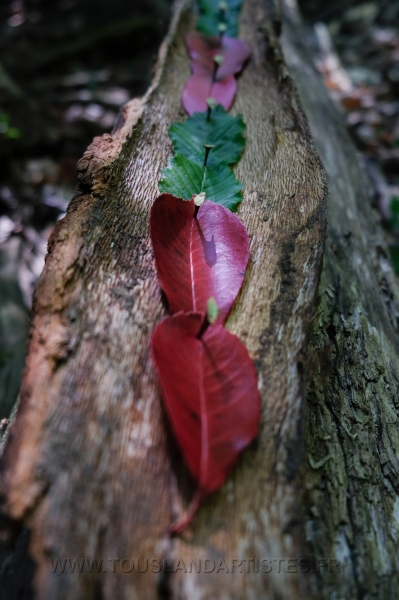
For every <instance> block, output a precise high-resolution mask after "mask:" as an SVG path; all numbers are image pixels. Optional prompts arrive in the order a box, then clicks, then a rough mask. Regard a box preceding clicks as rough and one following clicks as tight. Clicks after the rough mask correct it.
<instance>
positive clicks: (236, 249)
mask: <svg viewBox="0 0 399 600" xmlns="http://www.w3.org/2000/svg"><path fill="white" fill-rule="evenodd" d="M194 211H195V205H194V201H193V200H191V201H184V200H180V199H179V198H175V197H174V196H170V195H169V194H163V195H162V196H159V197H158V198H157V199H156V200H155V202H154V204H153V205H152V208H151V216H150V231H151V240H152V246H153V249H154V255H155V262H156V267H157V272H158V279H159V282H160V284H161V287H162V289H163V290H164V292H165V294H166V296H167V298H168V301H169V306H170V312H171V313H176V312H179V311H184V312H189V311H197V312H201V313H206V309H207V303H208V300H209V298H210V297H212V296H213V297H214V298H215V300H216V303H217V305H218V307H219V310H220V313H219V317H218V321H217V322H218V323H224V321H225V320H226V318H227V315H228V314H229V312H230V310H231V307H232V306H233V303H234V301H235V299H236V296H237V294H238V292H239V290H240V287H241V285H242V282H243V280H244V274H245V269H246V266H247V262H248V258H249V238H248V234H247V231H246V229H245V227H244V225H243V224H242V223H241V221H240V220H239V219H238V217H236V216H235V215H234V214H233V213H232V212H231V211H229V210H228V209H227V208H224V206H220V205H219V204H215V203H214V202H210V201H206V202H205V203H204V204H203V205H202V206H201V207H200V209H199V211H198V214H197V217H196V218H194Z"/></svg>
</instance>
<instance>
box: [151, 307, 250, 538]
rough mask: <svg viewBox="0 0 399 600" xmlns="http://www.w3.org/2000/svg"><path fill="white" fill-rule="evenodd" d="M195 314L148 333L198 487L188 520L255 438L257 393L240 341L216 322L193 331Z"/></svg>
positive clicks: (165, 396)
mask: <svg viewBox="0 0 399 600" xmlns="http://www.w3.org/2000/svg"><path fill="white" fill-rule="evenodd" d="M202 321H203V315H200V314H198V313H190V314H183V313H179V314H177V315H174V316H173V317H167V318H166V319H164V320H163V321H162V322H161V323H160V324H159V325H158V326H157V327H156V329H155V331H154V333H153V336H152V351H153V357H154V361H155V364H156V367H157V370H158V373H159V377H160V381H161V387H162V391H163V399H164V404H165V408H166V412H167V414H168V417H169V419H170V422H171V425H172V428H173V431H174V433H175V435H176V438H177V440H178V443H179V445H180V447H181V449H182V452H183V455H184V458H185V461H186V463H187V465H188V467H189V469H190V471H191V473H192V474H193V476H194V477H195V479H196V480H197V481H198V492H197V494H196V495H195V496H194V498H193V502H192V505H191V507H190V508H189V510H188V512H187V514H186V515H185V517H183V519H182V520H181V521H180V522H179V523H178V524H176V525H175V526H173V531H174V532H177V531H181V530H182V529H184V527H185V526H186V525H188V523H189V522H190V520H191V519H192V517H193V514H194V512H195V510H196V508H197V506H198V503H199V500H200V499H201V498H202V497H204V496H206V495H207V494H210V493H211V492H214V491H215V490H217V489H218V488H219V487H220V486H221V485H222V484H223V483H224V481H225V480H226V477H227V475H228V473H229V471H230V469H231V468H232V466H233V465H234V464H235V462H236V460H237V458H238V455H239V454H240V452H241V451H242V450H243V449H244V448H245V447H246V446H247V445H248V444H249V443H250V442H251V441H252V440H253V439H254V437H256V435H257V434H258V429H259V420H260V395H259V391H258V388H257V375H256V371H255V368H254V364H253V362H252V359H251V358H250V356H249V355H248V352H247V349H246V348H245V346H244V345H243V344H242V343H241V342H240V340H239V339H238V338H237V337H236V336H234V335H233V334H231V333H229V332H228V331H227V330H226V329H224V328H223V327H221V326H219V325H212V326H209V327H208V328H207V329H206V331H205V333H203V335H202V337H201V339H198V338H197V337H196V336H197V334H198V332H199V329H200V327H201V324H202Z"/></svg>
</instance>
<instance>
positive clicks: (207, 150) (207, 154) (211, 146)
mask: <svg viewBox="0 0 399 600" xmlns="http://www.w3.org/2000/svg"><path fill="white" fill-rule="evenodd" d="M204 148H205V158H204V167H206V163H207V162H208V156H209V152H210V151H211V150H212V148H213V144H212V145H211V144H204Z"/></svg>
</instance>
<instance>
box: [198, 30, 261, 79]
mask: <svg viewBox="0 0 399 600" xmlns="http://www.w3.org/2000/svg"><path fill="white" fill-rule="evenodd" d="M186 43H187V49H188V53H189V55H190V58H191V61H192V62H191V70H192V72H193V73H195V74H201V75H206V74H208V75H213V73H214V69H215V63H214V60H213V59H214V57H215V56H217V55H219V56H223V58H224V60H223V62H222V64H221V65H220V66H219V67H218V70H217V72H216V79H217V80H219V79H224V78H225V77H228V76H229V75H234V73H239V71H241V69H242V67H243V65H244V63H245V61H246V60H248V58H249V56H250V54H251V51H250V49H249V48H248V46H247V44H246V43H245V42H243V41H242V40H238V39H237V38H231V37H227V36H223V38H222V40H221V41H220V39H219V38H217V37H210V36H207V35H203V34H201V33H198V32H197V31H192V32H191V33H189V34H188V36H187V40H186Z"/></svg>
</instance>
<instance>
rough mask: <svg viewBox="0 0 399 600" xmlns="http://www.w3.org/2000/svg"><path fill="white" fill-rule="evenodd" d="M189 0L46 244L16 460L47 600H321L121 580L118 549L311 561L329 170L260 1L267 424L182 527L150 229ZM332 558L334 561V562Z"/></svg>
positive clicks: (255, 228) (248, 325)
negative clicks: (147, 85)
mask: <svg viewBox="0 0 399 600" xmlns="http://www.w3.org/2000/svg"><path fill="white" fill-rule="evenodd" d="M188 8H189V4H188V3H185V2H178V4H177V5H176V7H175V13H174V14H175V17H174V20H173V23H172V26H171V31H170V35H169V37H168V39H167V40H166V42H165V45H164V47H163V50H162V53H161V54H162V56H161V60H160V65H159V68H158V71H157V75H156V78H155V82H154V85H153V87H152V90H151V91H150V92H149V93H148V94H147V96H146V97H145V99H144V100H143V101H138V100H137V101H133V102H131V103H130V104H129V105H128V106H127V107H126V110H125V114H124V119H122V121H121V122H120V126H119V128H118V130H117V131H116V132H115V133H114V134H113V135H112V136H111V135H106V136H103V137H102V138H97V139H96V140H95V141H94V143H93V144H92V146H91V147H90V148H89V149H88V151H87V152H86V154H85V156H84V158H83V159H82V160H81V162H80V165H79V171H80V181H81V189H80V193H79V194H78V195H77V196H76V197H75V198H74V199H73V200H72V202H71V204H70V206H69V209H68V214H67V216H66V217H65V218H64V219H63V220H62V221H61V222H60V223H59V224H58V225H57V227H56V229H55V231H54V232H53V234H52V237H51V239H50V243H49V252H48V256H47V261H46V266H45V269H44V272H43V274H42V277H41V279H40V282H39V285H38V288H37V291H36V295H35V302H34V309H33V320H32V328H31V337H30V342H29V354H28V359H27V363H26V371H25V376H24V379H23V384H22V389H21V401H20V408H19V413H18V417H17V420H16V423H15V425H14V426H13V427H12V429H11V431H10V434H9V441H8V445H7V448H6V450H5V454H4V456H3V459H2V467H1V469H2V470H1V493H2V495H3V503H2V510H3V513H4V514H5V515H7V517H8V518H9V519H11V520H12V521H13V522H14V523H15V524H17V525H18V524H23V525H24V526H25V527H27V528H29V530H30V532H31V539H30V547H29V552H30V556H31V557H32V558H33V560H34V561H35V565H36V567H35V579H34V585H35V588H36V590H37V597H38V598H40V599H43V600H44V599H46V600H47V599H48V600H50V599H51V600H57V599H61V598H62V599H71V600H72V599H73V600H78V599H85V600H86V599H89V598H96V599H98V598H102V599H104V600H105V599H107V600H108V599H112V600H114V599H115V598H117V599H118V600H120V599H124V598H126V599H129V600H131V598H136V597H137V598H141V599H147V598H148V599H154V598H163V597H168V598H181V599H183V598H187V599H188V598H190V599H192V598H201V599H212V600H216V599H217V598H220V599H221V598H229V599H230V598H231V599H233V598H234V599H242V598H262V597H265V598H266V597H267V598H282V597H287V598H288V597H289V598H305V597H309V595H308V592H307V588H308V587H309V585H310V583H309V582H310V579H309V578H305V577H303V578H301V576H300V575H299V574H297V575H292V574H289V573H288V574H287V572H286V570H285V569H282V571H281V573H279V574H278V573H277V570H276V569H274V571H273V572H272V573H261V572H260V573H254V571H253V569H250V572H249V573H245V572H244V573H242V574H240V573H238V572H237V571H236V572H235V573H234V574H232V573H229V574H225V573H223V572H220V573H217V574H216V573H213V574H208V575H207V574H204V573H202V574H197V573H195V572H193V573H191V574H190V573H187V574H186V573H184V572H182V571H177V572H176V573H172V574H167V573H160V574H159V573H158V574H157V573H153V572H151V570H148V571H147V572H145V573H138V572H137V569H134V570H133V571H132V572H131V573H129V574H127V573H124V572H123V570H122V569H121V566H120V563H117V566H116V573H112V572H110V571H112V569H111V567H112V564H111V563H109V562H107V559H109V558H119V559H123V558H130V559H136V558H140V559H144V558H148V559H151V558H153V557H154V558H165V559H166V560H167V561H168V562H169V563H172V564H173V563H174V561H175V559H176V558H177V557H181V558H183V560H185V561H186V562H188V559H194V560H195V559H197V558H210V559H214V560H216V561H217V560H219V559H220V558H224V559H225V560H226V563H227V564H228V565H230V564H231V559H233V558H237V559H241V558H252V557H258V558H260V559H262V558H280V557H293V556H294V557H298V556H299V555H300V553H301V542H300V540H301V539H302V538H303V531H302V527H301V524H300V520H299V516H300V513H299V507H300V504H301V497H300V493H301V489H302V487H303V486H302V478H303V477H302V475H303V470H302V468H301V464H302V446H303V440H304V437H303V407H304V395H305V381H304V366H305V359H306V342H307V336H308V334H309V331H310V327H311V324H312V319H313V318H314V313H315V298H316V293H317V286H318V280H319V274H320V269H321V261H322V249H323V240H324V214H325V210H324V209H325V192H326V186H325V178H324V173H323V169H322V166H321V163H320V161H319V159H318V157H317V155H316V152H315V149H314V147H313V143H312V141H311V138H310V135H309V131H308V125H307V121H306V118H305V117H304V115H303V113H302V110H301V108H300V106H299V103H298V100H297V96H296V93H295V90H294V88H293V85H292V82H291V79H290V78H289V76H288V73H287V69H286V67H285V64H284V60H283V58H282V55H281V52H280V48H279V42H278V37H277V33H276V32H277V31H278V25H279V22H278V15H277V14H276V13H275V11H274V9H273V4H272V2H269V1H268V0H246V2H245V3H244V9H243V13H242V17H241V29H240V37H242V38H243V39H245V40H246V41H247V42H248V44H249V45H250V47H251V50H252V58H251V61H250V63H249V64H248V66H247V67H246V69H245V71H244V73H243V74H242V76H241V77H240V80H239V84H238V95H237V98H236V101H235V104H234V109H233V112H235V113H236V112H242V114H243V116H244V120H245V122H246V124H247V145H246V150H245V154H244V156H243V158H242V160H241V161H240V163H239V165H238V166H237V168H236V174H237V176H238V177H239V179H241V181H242V182H243V183H244V186H245V195H244V200H243V202H242V205H241V208H240V211H239V217H240V218H241V219H242V221H243V222H244V224H245V225H246V227H247V229H248V231H249V234H250V237H251V260H250V265H249V268H248V271H247V275H246V280H245V284H244V288H243V290H242V293H241V295H240V297H239V300H238V301H237V303H236V305H235V308H234V311H233V313H232V315H231V317H230V318H229V321H228V328H229V329H230V330H231V331H233V332H234V333H236V334H237V335H238V336H239V337H240V339H241V340H242V341H243V342H244V343H245V344H246V346H247V348H248V350H249V352H250V354H251V355H252V356H253V357H254V359H255V361H256V366H257V369H258V373H259V382H260V386H261V392H262V399H263V416H262V430H261V434H260V436H259V439H258V440H257V442H256V443H255V444H254V445H253V446H252V448H250V449H249V450H248V451H246V452H245V454H244V455H243V458H242V460H241V461H240V463H239V465H238V467H237V468H236V469H235V471H234V472H233V474H232V475H231V477H230V479H229V481H228V483H227V484H226V485H225V486H224V487H223V489H222V490H221V491H220V493H218V494H215V495H214V496H213V497H211V498H209V500H207V501H206V502H205V503H204V505H203V507H202V508H201V510H200V512H199V514H198V516H197V518H196V519H195V522H194V524H193V527H192V529H191V531H190V532H187V533H186V534H185V535H184V536H182V537H181V538H175V539H172V540H171V539H169V538H168V536H167V535H166V527H167V525H168V524H169V523H170V522H171V520H173V519H174V518H175V517H176V516H177V514H178V513H179V511H181V510H182V505H185V504H186V503H187V502H188V500H189V498H190V495H191V494H192V491H193V483H192V482H191V481H190V480H189V478H188V476H187V473H186V471H185V468H184V466H183V465H182V462H181V458H180V457H179V453H178V452H177V451H176V448H175V444H174V441H173V439H172V438H171V436H170V434H169V432H168V428H167V426H166V423H165V418H164V414H163V411H162V407H161V403H160V395H159V389H158V384H157V380H156V377H155V373H154V369H153V364H152V362H151V358H150V353H149V336H150V334H151V330H152V328H153V326H154V324H155V323H156V322H158V321H159V319H160V318H161V317H162V315H163V314H164V307H163V305H162V301H161V294H160V290H159V287H158V284H157V280H156V275H155V271H154V262H153V255H152V251H151V246H150V241H149V237H148V215H149V209H150V206H151V204H152V202H153V200H154V198H155V196H156V194H157V181H158V178H159V175H160V169H161V168H162V167H164V166H165V165H166V162H167V159H168V158H169V157H170V155H171V144H170V141H169V139H168V136H167V129H168V126H169V124H170V123H171V122H173V121H175V120H177V119H183V118H184V116H185V115H184V112H183V110H182V107H181V102H180V94H181V91H182V87H183V85H184V82H185V81H186V79H187V76H188V74H189V62H188V58H187V55H186V51H185V48H184V37H185V35H186V33H187V32H188V31H189V30H190V29H191V28H193V25H194V16H193V13H192V12H191V11H190V10H188ZM323 555H324V554H323ZM67 557H68V558H74V557H89V558H91V557H100V558H103V561H104V567H103V568H104V569H105V570H107V572H100V573H98V574H95V573H92V574H89V573H81V574H79V573H77V572H75V573H69V572H68V569H66V572H65V573H62V574H60V573H58V574H54V573H52V570H51V568H50V564H49V558H60V559H63V558H67Z"/></svg>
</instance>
